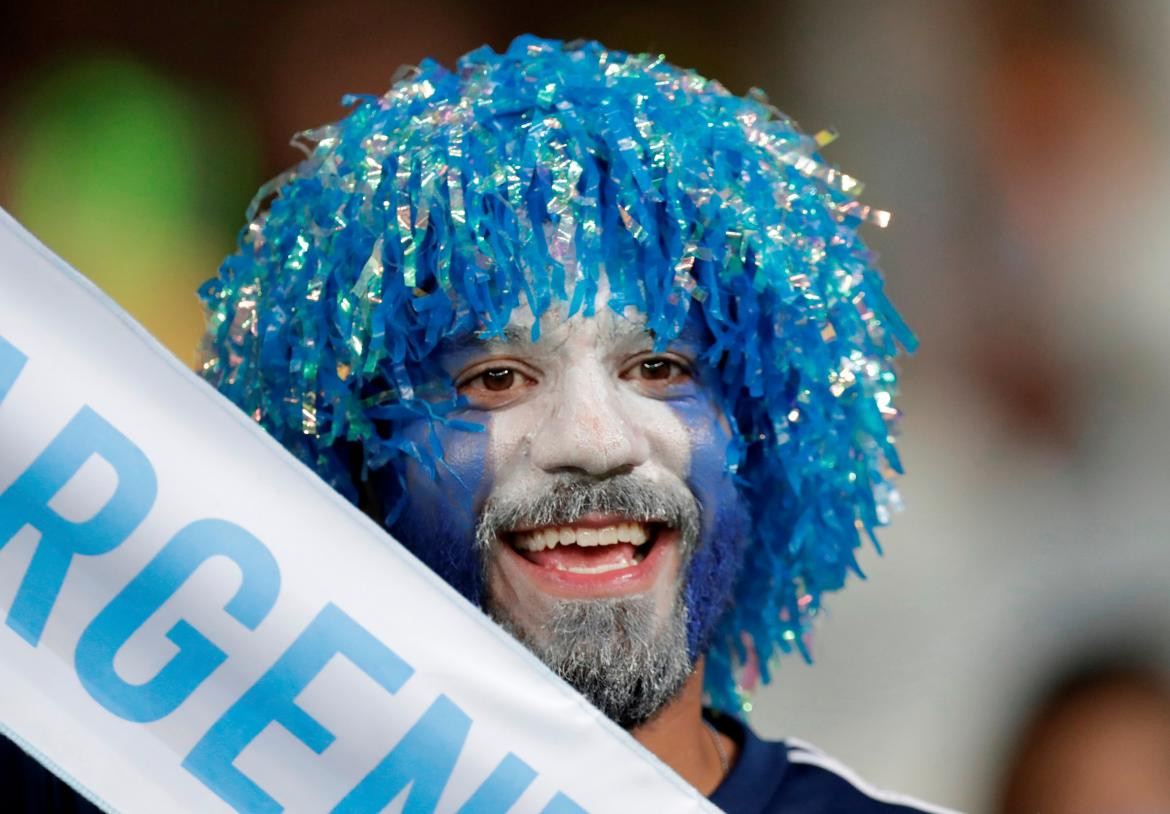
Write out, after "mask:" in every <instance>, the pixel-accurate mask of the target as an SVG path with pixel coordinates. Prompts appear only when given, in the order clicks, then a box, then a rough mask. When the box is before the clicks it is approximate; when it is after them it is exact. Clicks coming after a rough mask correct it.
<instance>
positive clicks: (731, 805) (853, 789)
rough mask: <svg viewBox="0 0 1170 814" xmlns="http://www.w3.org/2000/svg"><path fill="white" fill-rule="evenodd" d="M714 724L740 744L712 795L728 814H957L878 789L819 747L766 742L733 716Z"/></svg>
mask: <svg viewBox="0 0 1170 814" xmlns="http://www.w3.org/2000/svg"><path fill="white" fill-rule="evenodd" d="M710 720H711V723H712V724H714V725H715V726H716V727H717V728H718V729H719V730H720V731H721V732H723V733H724V734H725V735H727V736H729V737H730V738H731V739H732V740H734V741H735V742H736V743H738V744H739V757H738V758H737V759H736V761H735V765H734V766H732V767H731V771H730V772H729V773H728V775H727V777H726V778H725V779H724V780H723V782H722V783H720V784H719V788H717V789H715V792H714V794H712V795H711V802H712V803H714V804H715V805H717V806H719V807H720V808H721V809H723V810H724V811H725V812H727V814H924V812H926V813H928V814H957V813H956V812H952V811H949V810H948V809H943V808H939V807H937V806H931V805H927V804H926V803H922V802H919V801H917V800H914V799H912V798H910V797H905V796H903V795H900V794H893V793H891V792H884V791H881V790H879V789H875V788H873V787H872V786H870V785H869V784H867V783H866V782H865V781H863V780H861V779H860V778H858V777H857V776H856V775H855V774H853V772H852V771H850V770H849V769H848V768H846V767H845V766H842V765H841V764H839V763H838V762H837V761H835V760H834V759H833V758H831V757H829V756H828V755H825V754H824V753H823V752H820V751H819V750H817V749H816V748H814V747H812V746H809V745H808V744H805V743H802V742H800V741H797V740H793V739H789V740H783V741H775V742H772V741H763V740H760V739H759V738H758V737H756V735H755V733H753V732H752V731H751V730H750V729H748V728H747V727H746V726H744V725H743V724H741V723H739V722H738V721H736V720H734V719H731V718H724V717H711V718H710Z"/></svg>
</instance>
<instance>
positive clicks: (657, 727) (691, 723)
mask: <svg viewBox="0 0 1170 814" xmlns="http://www.w3.org/2000/svg"><path fill="white" fill-rule="evenodd" d="M630 734H632V735H633V736H634V739H635V740H637V741H638V742H639V743H640V744H642V745H643V746H645V747H646V748H647V749H649V750H650V751H651V752H653V753H654V754H655V755H657V756H658V759H659V760H661V761H662V762H663V763H665V764H666V765H667V766H669V767H670V768H672V769H674V770H675V771H676V772H677V773H678V774H679V776H680V777H682V779H683V780H686V781H687V782H688V783H690V784H691V785H692V786H694V787H695V788H697V789H698V790H699V791H700V792H702V793H703V794H704V795H705V796H710V794H711V792H713V791H715V789H716V787H718V785H719V784H720V783H721V782H723V779H724V776H725V772H724V770H723V761H722V759H721V758H720V752H719V748H718V747H717V746H716V744H715V739H716V738H718V739H719V743H720V744H721V745H722V747H723V755H725V756H726V758H727V765H728V767H730V766H733V765H734V764H735V759H736V757H737V753H738V750H739V747H738V745H737V744H736V743H735V741H733V740H732V739H731V738H729V737H727V736H726V735H723V734H721V733H718V732H716V731H715V729H714V728H713V727H711V726H709V725H708V724H707V723H706V722H705V721H704V720H703V660H702V659H700V660H699V662H698V664H697V665H696V666H695V672H694V673H692V674H691V677H690V678H688V679H687V683H686V684H684V685H683V688H682V690H680V691H679V693H678V695H676V696H675V697H674V699H673V700H672V701H671V702H670V703H669V704H667V705H666V706H665V707H663V708H662V709H661V710H659V711H658V713H657V714H656V715H655V716H654V717H653V718H651V719H650V720H649V721H647V722H646V723H644V724H642V725H641V726H639V727H636V728H635V729H633V730H631V732H630Z"/></svg>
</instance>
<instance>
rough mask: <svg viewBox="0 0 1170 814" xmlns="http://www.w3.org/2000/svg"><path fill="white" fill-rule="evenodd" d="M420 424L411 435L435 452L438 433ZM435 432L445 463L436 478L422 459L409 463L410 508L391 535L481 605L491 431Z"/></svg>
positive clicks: (442, 429)
mask: <svg viewBox="0 0 1170 814" xmlns="http://www.w3.org/2000/svg"><path fill="white" fill-rule="evenodd" d="M419 425H420V426H415V427H411V428H410V431H409V432H408V437H410V440H415V441H417V443H418V444H419V446H420V447H421V448H423V449H430V448H431V439H430V438H429V437H428V433H430V432H432V430H431V429H430V428H429V427H427V426H426V425H425V424H424V423H422V422H419ZM433 432H434V433H435V438H436V439H437V440H438V442H439V444H440V446H441V448H442V459H441V460H436V461H435V462H434V465H435V470H434V474H433V475H432V474H431V473H430V472H428V471H427V470H426V469H425V468H424V466H423V465H422V464H420V463H419V462H418V461H415V460H411V461H409V462H408V463H407V466H406V496H405V507H404V510H403V512H402V514H401V516H400V517H399V518H398V520H397V521H396V522H395V524H394V526H393V527H392V528H391V529H390V531H391V533H392V534H394V536H395V537H397V538H398V540H399V541H400V542H401V543H402V544H403V545H405V546H406V547H407V548H408V549H410V551H411V552H412V553H413V554H414V555H415V556H417V557H418V558H419V559H421V560H422V561H423V562H424V563H425V564H426V565H427V566H428V567H429V568H431V570H433V571H435V572H436V573H437V574H438V575H439V576H440V577H442V578H443V579H444V580H445V581H446V582H448V583H450V585H451V586H452V587H453V588H455V589H456V590H457V591H459V592H460V593H461V594H463V595H464V596H465V597H467V598H468V599H470V600H471V601H473V602H478V601H479V597H480V593H481V582H482V577H481V570H482V569H481V567H480V562H479V558H478V555H477V552H476V548H475V526H476V520H477V518H478V508H479V506H481V505H482V502H483V500H484V498H485V497H486V495H487V493H488V492H489V491H490V482H489V480H490V478H489V471H488V450H489V441H488V436H489V433H488V432H468V431H465V430H453V429H450V428H447V427H442V426H438V427H436V428H435V429H434V430H433ZM414 436H417V438H416V437H414Z"/></svg>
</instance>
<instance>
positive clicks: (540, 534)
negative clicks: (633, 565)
mask: <svg viewBox="0 0 1170 814" xmlns="http://www.w3.org/2000/svg"><path fill="white" fill-rule="evenodd" d="M649 539H650V532H649V531H648V530H647V528H646V526H645V525H644V524H642V523H618V524H617V525H614V526H604V527H602V528H584V527H580V526H555V527H549V528H543V529H536V530H535V531H519V532H516V535H515V539H514V544H515V546H516V547H517V548H522V549H524V550H525V551H542V550H544V549H546V548H554V547H556V546H558V545H579V546H598V545H613V544H614V543H632V544H634V545H636V546H640V545H643V544H644V543H645V542H646V541H647V540H649Z"/></svg>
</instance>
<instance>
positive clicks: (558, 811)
mask: <svg viewBox="0 0 1170 814" xmlns="http://www.w3.org/2000/svg"><path fill="white" fill-rule="evenodd" d="M540 814H589V812H588V811H586V810H585V809H583V808H581V806H579V805H577V804H576V803H575V802H573V800H572V799H571V798H570V797H569V796H568V795H567V794H565V793H564V792H563V791H558V792H557V793H556V796H554V797H553V798H552V799H551V800H549V801H548V805H546V806H545V807H544V808H542V809H541V810H540Z"/></svg>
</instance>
